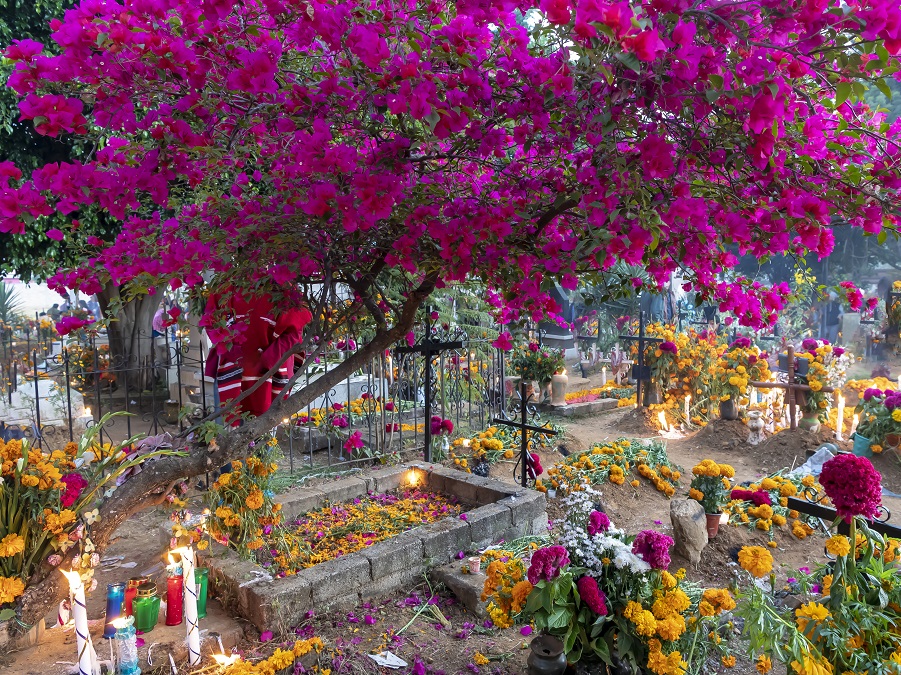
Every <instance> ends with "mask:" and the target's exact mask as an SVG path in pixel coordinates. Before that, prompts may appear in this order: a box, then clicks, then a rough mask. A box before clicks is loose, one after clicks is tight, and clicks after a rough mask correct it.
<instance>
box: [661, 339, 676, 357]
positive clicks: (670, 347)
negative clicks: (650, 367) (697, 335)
mask: <svg viewBox="0 0 901 675" xmlns="http://www.w3.org/2000/svg"><path fill="white" fill-rule="evenodd" d="M660 351H662V352H669V353H670V354H678V353H679V348H678V347H677V346H676V343H675V342H672V341H670V340H667V341H666V342H661V343H660Z"/></svg>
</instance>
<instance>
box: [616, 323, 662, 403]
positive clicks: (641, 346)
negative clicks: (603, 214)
mask: <svg viewBox="0 0 901 675" xmlns="http://www.w3.org/2000/svg"><path fill="white" fill-rule="evenodd" d="M619 339H620V340H628V341H631V342H637V343H638V359H637V360H636V363H637V364H638V374H637V376H636V377H635V403H636V405H640V406H641V407H644V401H642V400H641V380H642V378H644V376H645V372H644V369H645V365H644V350H645V349H647V347H648V345H650V344H653V343H654V342H663V338H654V337H648V336H647V335H645V334H644V312H639V313H638V335H637V336H636V335H620V336H619ZM650 379H651V374H650V373H648V380H650Z"/></svg>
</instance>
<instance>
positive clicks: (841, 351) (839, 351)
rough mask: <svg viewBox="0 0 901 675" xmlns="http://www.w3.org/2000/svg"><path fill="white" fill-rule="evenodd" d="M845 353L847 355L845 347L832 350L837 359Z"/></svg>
mask: <svg viewBox="0 0 901 675" xmlns="http://www.w3.org/2000/svg"><path fill="white" fill-rule="evenodd" d="M844 353H845V350H844V348H843V347H833V348H832V354H833V356H835V357H839V356H841V355H842V354H844Z"/></svg>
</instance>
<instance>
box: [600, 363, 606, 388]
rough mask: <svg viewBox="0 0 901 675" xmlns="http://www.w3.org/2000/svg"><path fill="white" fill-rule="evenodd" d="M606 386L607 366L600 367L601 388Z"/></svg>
mask: <svg viewBox="0 0 901 675" xmlns="http://www.w3.org/2000/svg"><path fill="white" fill-rule="evenodd" d="M605 384H607V366H601V386H602V387H603V386H604V385H605Z"/></svg>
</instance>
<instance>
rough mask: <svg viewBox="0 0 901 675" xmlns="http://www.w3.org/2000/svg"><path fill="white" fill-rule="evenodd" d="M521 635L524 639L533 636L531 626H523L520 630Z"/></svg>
mask: <svg viewBox="0 0 901 675" xmlns="http://www.w3.org/2000/svg"><path fill="white" fill-rule="evenodd" d="M519 634H520V635H522V636H523V637H529V636H530V635H531V634H532V627H531V626H523V627H522V628H520V629H519Z"/></svg>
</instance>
